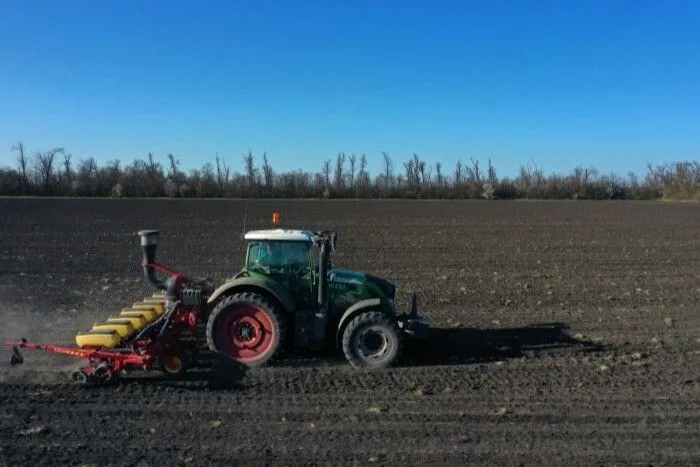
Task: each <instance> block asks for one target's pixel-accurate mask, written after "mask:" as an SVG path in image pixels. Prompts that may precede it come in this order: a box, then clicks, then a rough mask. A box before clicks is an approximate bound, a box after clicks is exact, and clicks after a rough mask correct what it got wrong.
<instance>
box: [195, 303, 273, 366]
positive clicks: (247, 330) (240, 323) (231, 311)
mask: <svg viewBox="0 0 700 467" xmlns="http://www.w3.org/2000/svg"><path fill="white" fill-rule="evenodd" d="M284 334H285V328H284V316H283V315H282V314H281V313H280V312H279V311H278V309H277V307H276V306H275V305H274V304H273V303H271V302H270V301H269V300H268V299H266V298H265V297H263V296H261V295H258V294H255V293H247V292H244V293H237V294H233V295H230V296H228V297H226V298H224V299H223V300H221V301H220V302H219V303H218V304H217V305H216V306H215V307H214V309H213V310H212V311H211V314H210V315H209V319H208V321H207V331H206V335H207V343H208V344H209V348H210V349H211V350H212V352H214V353H218V354H219V355H221V356H223V357H227V358H229V359H230V360H233V361H234V362H236V363H239V364H241V365H243V366H246V367H251V368H252V367H257V366H261V365H264V364H265V363H267V362H268V361H270V360H271V359H272V358H274V357H275V356H276V355H277V354H278V352H279V351H280V350H281V347H282V345H281V343H282V342H284Z"/></svg>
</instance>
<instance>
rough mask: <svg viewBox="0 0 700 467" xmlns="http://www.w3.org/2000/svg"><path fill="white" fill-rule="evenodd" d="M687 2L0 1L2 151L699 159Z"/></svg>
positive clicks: (549, 163) (696, 11) (318, 161)
mask: <svg viewBox="0 0 700 467" xmlns="http://www.w3.org/2000/svg"><path fill="white" fill-rule="evenodd" d="M698 20H700V2H697V1H687V2H683V1H646V0H629V1H613V0H605V1H602V0H601V1H598V0H587V1H566V0H552V1H535V0H521V1H515V0H513V1H504V0H488V1H478V2H477V1H468V0H462V1H447V0H435V1H434V2H429V1H425V2H411V1H393V0H379V1H374V2H371V1H361V0H356V1H353V2H343V1H331V0H327V1H312V0H303V1H302V0H297V1H292V0H287V1H272V0H270V1H267V2H251V1H247V2H242V1H233V0H229V1H226V0H222V1H218V2H215V1H199V2H195V1H190V2H183V1H176V0H172V1H167V2H166V1H161V2H157V1H149V0H146V1H143V0H141V1H131V0H122V1H119V2H116V1H112V2H109V1H94V0H92V1H87V0H83V1H79V0H68V1H66V0H62V1H58V0H41V1H33V2H27V1H21V0H5V1H4V2H2V3H1V4H0V165H13V164H14V154H13V153H12V152H11V151H10V149H9V148H10V146H11V145H12V144H14V143H15V142H16V141H18V140H21V141H24V143H25V144H26V146H27V148H28V149H29V150H30V151H36V150H45V149H48V148H49V147H54V146H60V145H62V146H64V147H65V148H66V150H67V151H68V152H70V153H72V154H73V159H74V160H78V159H81V158H85V157H88V156H90V155H94V156H95V157H96V159H97V160H98V162H100V163H103V162H106V161H109V160H113V159H117V158H118V159H120V160H122V161H123V162H124V163H131V162H132V161H133V160H134V159H135V158H137V157H142V156H145V155H146V154H147V153H148V152H149V151H151V152H153V153H154V154H155V155H156V156H158V157H162V158H163V161H164V157H165V154H166V153H167V152H172V153H173V154H175V156H176V157H177V158H179V159H180V161H181V163H182V166H183V168H191V167H199V166H201V165H202V164H203V163H204V162H206V161H213V160H214V157H215V154H216V153H218V154H219V155H221V156H223V157H225V158H226V159H227V160H228V161H229V162H230V164H231V166H232V167H234V168H235V169H237V170H242V154H243V153H244V152H246V151H248V150H251V151H253V153H254V154H255V155H256V157H258V159H259V156H260V155H261V154H262V152H263V151H267V153H268V157H269V160H270V162H271V164H272V166H273V167H274V168H275V169H276V170H277V171H282V170H292V169H297V168H301V169H304V170H309V171H316V170H320V169H321V166H322V164H323V161H324V160H325V159H328V158H335V156H336V154H337V153H338V152H339V151H344V152H346V153H348V154H350V153H353V152H354V153H357V154H360V153H363V152H364V153H366V154H367V156H368V159H369V162H370V170H371V171H372V172H373V173H376V172H377V171H378V170H380V169H381V167H380V159H381V158H380V153H381V151H387V152H389V154H390V155H391V156H392V158H393V159H394V163H395V166H396V169H397V171H398V170H400V169H401V167H402V162H403V161H405V160H406V159H407V158H408V157H410V155H411V154H412V153H413V152H417V153H418V154H419V155H421V156H422V157H423V158H424V159H425V160H427V161H428V162H431V163H434V162H435V161H441V162H442V163H443V165H444V166H445V167H446V168H447V169H448V170H451V169H452V168H453V167H454V164H455V162H456V161H457V159H462V160H465V161H468V160H469V159H470V158H474V159H478V160H481V161H482V164H485V162H486V160H487V159H488V158H489V157H490V158H491V159H492V160H493V162H494V164H495V166H496V168H497V170H498V174H499V175H501V176H503V175H512V174H514V173H516V171H517V169H518V167H519V166H520V165H523V164H527V163H528V162H530V163H535V164H536V165H538V166H539V167H541V168H543V169H544V170H545V172H547V173H551V172H560V171H568V170H570V169H572V168H573V167H575V166H576V165H578V164H582V165H585V166H589V165H593V166H596V167H597V168H598V169H599V170H600V171H601V172H603V173H610V172H615V173H618V174H620V175H626V174H627V172H628V171H630V170H633V171H636V172H638V173H639V174H643V173H644V172H645V167H646V164H647V162H651V163H654V164H660V163H664V162H670V161H675V160H688V159H691V160H697V159H699V157H698V156H699V155H700V86H698V83H700V27H698Z"/></svg>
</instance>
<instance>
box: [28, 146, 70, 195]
mask: <svg viewBox="0 0 700 467" xmlns="http://www.w3.org/2000/svg"><path fill="white" fill-rule="evenodd" d="M59 153H60V154H63V153H64V151H63V148H53V149H49V150H48V151H46V152H43V153H42V152H37V153H35V154H34V164H35V167H36V170H37V173H38V174H39V178H40V180H41V185H42V191H43V192H44V194H50V193H51V188H52V187H51V182H52V179H53V176H54V173H53V172H54V163H55V161H56V154H59Z"/></svg>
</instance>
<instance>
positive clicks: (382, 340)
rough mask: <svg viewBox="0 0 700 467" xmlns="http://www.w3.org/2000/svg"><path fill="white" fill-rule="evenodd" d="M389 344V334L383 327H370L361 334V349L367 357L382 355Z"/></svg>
mask: <svg viewBox="0 0 700 467" xmlns="http://www.w3.org/2000/svg"><path fill="white" fill-rule="evenodd" d="M388 346H389V342H388V339H387V336H386V335H385V334H384V331H383V330H381V329H376V328H370V329H367V330H365V331H364V332H363V333H362V334H361V335H360V339H359V349H360V352H362V355H363V356H364V357H365V358H371V359H375V358H379V357H381V356H382V355H384V354H385V353H386V351H387V348H388Z"/></svg>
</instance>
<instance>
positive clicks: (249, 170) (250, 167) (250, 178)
mask: <svg viewBox="0 0 700 467" xmlns="http://www.w3.org/2000/svg"><path fill="white" fill-rule="evenodd" d="M243 164H244V165H245V173H246V179H247V183H248V196H255V194H256V191H257V190H256V188H257V183H256V181H257V180H256V179H257V170H256V168H255V162H254V160H253V153H252V152H250V151H248V152H247V153H246V154H244V155H243Z"/></svg>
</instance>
